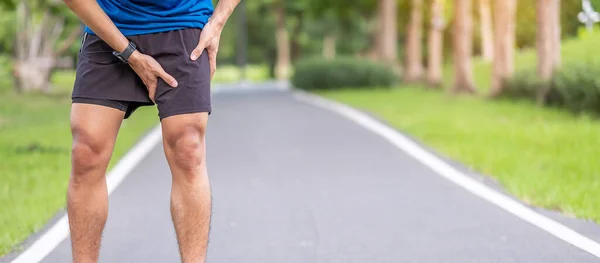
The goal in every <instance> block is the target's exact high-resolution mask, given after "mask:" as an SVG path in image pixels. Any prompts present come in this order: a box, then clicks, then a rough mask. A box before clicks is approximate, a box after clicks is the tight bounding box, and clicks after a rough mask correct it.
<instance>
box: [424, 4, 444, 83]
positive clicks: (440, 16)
mask: <svg viewBox="0 0 600 263" xmlns="http://www.w3.org/2000/svg"><path fill="white" fill-rule="evenodd" d="M444 24H445V22H444V0H433V1H432V3H431V26H430V27H429V39H428V42H429V43H428V47H429V56H428V62H427V82H428V83H429V85H431V86H433V87H440V86H441V84H442V63H443V52H444V43H443V41H444V27H445V25H444Z"/></svg>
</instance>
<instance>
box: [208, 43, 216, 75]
mask: <svg viewBox="0 0 600 263" xmlns="http://www.w3.org/2000/svg"><path fill="white" fill-rule="evenodd" d="M208 56H209V58H208V59H209V61H210V78H211V79H212V77H213V75H214V74H215V71H216V70H217V51H216V50H215V51H213V52H210V53H209V54H208Z"/></svg>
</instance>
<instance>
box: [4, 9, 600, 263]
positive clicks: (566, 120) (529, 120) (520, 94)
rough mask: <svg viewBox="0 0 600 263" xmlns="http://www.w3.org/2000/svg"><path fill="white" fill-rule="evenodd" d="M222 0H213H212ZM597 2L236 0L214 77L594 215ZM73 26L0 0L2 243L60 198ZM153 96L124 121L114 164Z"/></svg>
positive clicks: (11, 242)
mask: <svg viewBox="0 0 600 263" xmlns="http://www.w3.org/2000/svg"><path fill="white" fill-rule="evenodd" d="M215 4H216V1H215ZM594 7H595V8H598V10H600V0H590V1H587V0H584V1H580V0H568V1H560V0H519V1H517V0H353V1H347V0H293V1H292V0H264V1H242V3H241V4H240V6H239V7H238V8H237V9H236V11H235V13H234V14H233V15H232V17H231V18H230V20H229V21H228V23H227V25H226V28H225V30H224V32H223V35H222V38H221V47H220V51H219V57H218V69H217V72H216V76H215V77H214V79H213V83H215V84H218V83H221V84H226V83H229V84H235V83H240V82H246V83H247V82H255V83H262V82H264V81H269V80H277V81H285V82H287V81H289V82H290V83H291V84H293V85H294V87H295V88H298V89H304V90H309V91H312V92H315V93H317V94H319V95H322V96H325V97H328V98H331V99H335V100H338V101H341V102H344V103H347V104H349V105H352V106H355V107H357V108H361V109H364V110H368V111H369V112H372V113H373V114H375V115H377V116H378V117H380V118H382V119H384V120H385V121H387V122H388V123H389V124H390V125H392V126H394V127H396V128H398V129H401V130H403V131H405V132H407V133H408V134H410V135H411V136H414V137H415V138H417V139H419V140H420V141H422V142H423V143H425V144H427V145H428V146H431V147H432V148H434V149H435V150H437V151H439V152H441V153H443V154H445V155H446V156H449V157H450V158H453V159H455V160H457V161H459V162H461V163H463V164H465V165H467V166H469V167H470V168H472V169H475V170H477V171H479V172H481V173H484V174H487V175H490V176H492V177H493V178H494V179H495V180H497V181H498V182H499V183H501V184H502V185H503V186H504V187H505V188H506V189H507V190H508V191H509V192H510V193H511V194H514V195H516V196H518V197H520V198H521V199H522V200H524V201H525V202H528V203H531V204H534V205H538V206H541V207H545V208H550V209H555V210H558V211H561V212H562V213H564V214H567V215H572V216H575V217H578V218H583V219H589V220H593V221H596V222H598V221H600V162H598V161H597V160H596V159H597V157H598V156H600V135H599V134H600V121H599V120H598V118H597V115H598V113H600V48H599V47H600V46H599V44H598V43H600V30H599V29H598V26H597V25H596V22H599V20H600V16H599V15H598V13H596V12H595V11H594V10H593V8H594ZM81 35H82V25H81V23H80V21H79V20H78V19H77V17H75V16H74V15H73V14H72V13H71V12H70V11H69V10H68V8H66V6H65V5H64V3H63V2H62V1H56V0H0V256H2V255H3V254H6V253H8V252H9V251H11V249H13V248H14V247H15V245H17V244H19V243H21V242H22V241H23V240H24V239H25V238H26V237H27V236H29V235H30V234H32V233H34V232H35V231H37V230H39V229H40V228H41V227H42V226H43V225H44V224H45V223H46V222H47V221H48V220H49V219H50V218H52V216H54V215H55V213H57V211H59V210H60V209H61V208H63V207H64V205H65V197H64V196H65V190H66V186H67V178H68V175H69V163H70V161H69V160H70V159H69V158H70V145H71V137H70V136H71V135H70V130H69V108H70V102H71V100H70V93H71V88H72V84H73V81H74V70H75V69H74V67H75V65H76V61H77V54H78V50H79V47H80V44H81ZM157 123H158V118H157V116H156V109H154V108H152V107H145V108H142V109H140V110H138V111H137V112H136V114H135V115H134V116H133V117H132V119H130V120H127V121H125V122H124V123H123V128H122V131H121V133H120V135H119V139H118V140H119V141H118V144H117V146H116V149H115V154H114V156H113V161H112V162H111V167H112V165H113V164H114V163H115V162H116V161H118V159H119V157H121V156H122V155H123V154H124V153H125V152H126V151H127V149H129V148H130V147H131V146H132V145H133V144H134V143H135V142H136V141H137V140H138V139H139V138H140V136H141V135H143V134H144V133H145V132H146V131H147V130H148V129H149V128H151V127H153V126H155V125H156V124H157Z"/></svg>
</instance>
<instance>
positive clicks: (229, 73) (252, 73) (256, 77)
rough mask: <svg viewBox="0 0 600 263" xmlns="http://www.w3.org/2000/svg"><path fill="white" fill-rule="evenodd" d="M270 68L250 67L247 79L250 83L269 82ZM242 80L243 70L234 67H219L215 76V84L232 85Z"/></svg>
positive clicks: (264, 66)
mask: <svg viewBox="0 0 600 263" xmlns="http://www.w3.org/2000/svg"><path fill="white" fill-rule="evenodd" d="M269 78H270V77H269V68H268V66H266V65H249V66H247V67H246V79H247V80H249V81H264V80H268V79H269ZM240 80H242V70H241V69H240V68H238V67H236V66H234V65H223V66H218V67H217V70H216V71H215V75H214V76H213V81H212V82H213V83H232V82H238V81H240Z"/></svg>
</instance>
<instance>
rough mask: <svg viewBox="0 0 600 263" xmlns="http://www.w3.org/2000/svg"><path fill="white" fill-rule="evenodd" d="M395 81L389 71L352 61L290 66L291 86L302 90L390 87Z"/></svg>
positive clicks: (317, 61)
mask: <svg viewBox="0 0 600 263" xmlns="http://www.w3.org/2000/svg"><path fill="white" fill-rule="evenodd" d="M397 81H398V76H396V74H394V72H393V70H392V69H391V68H389V67H386V66H384V65H382V64H378V63H375V62H371V61H369V60H364V59H356V58H337V59H333V60H325V59H322V58H311V59H306V60H302V61H300V62H298V63H296V65H295V66H294V76H293V77H292V84H293V85H294V86H295V87H297V88H299V89H305V90H318V89H328V90H332V89H341V88H368V87H391V86H393V85H395V84H397V83H396V82H397Z"/></svg>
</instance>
